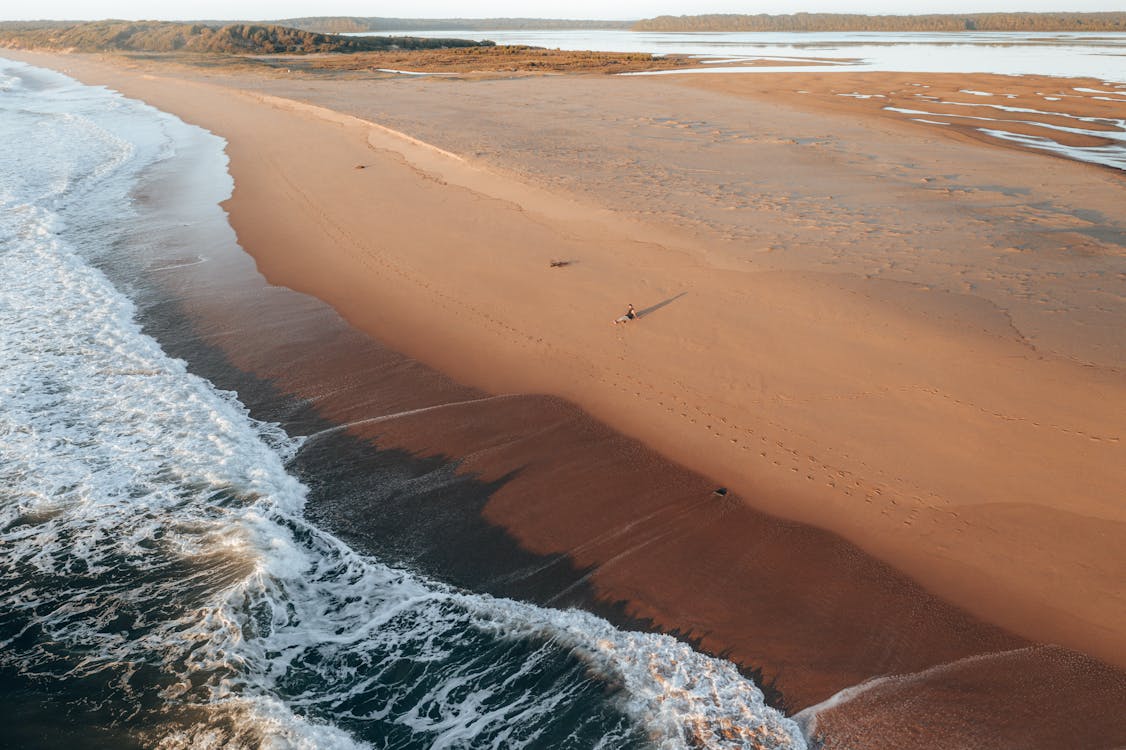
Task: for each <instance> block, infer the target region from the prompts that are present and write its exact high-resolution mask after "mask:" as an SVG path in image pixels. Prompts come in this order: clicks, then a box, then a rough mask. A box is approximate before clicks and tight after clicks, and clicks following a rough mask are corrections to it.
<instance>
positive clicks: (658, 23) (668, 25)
mask: <svg viewBox="0 0 1126 750" xmlns="http://www.w3.org/2000/svg"><path fill="white" fill-rule="evenodd" d="M631 28H632V29H633V30H634V31H1126V13H1118V12H1110V13H971V14H967V15H961V14H958V15H955V14H945V13H944V14H937V13H936V14H929V15H918V16H887V15H885V16H866V15H861V14H851V13H794V14H790V15H767V14H765V13H760V14H757V15H738V14H713V15H701V16H658V17H657V18H649V19H646V20H643V21H638V22H636V23H634V24H633V26H632V27H631Z"/></svg>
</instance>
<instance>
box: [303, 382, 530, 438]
mask: <svg viewBox="0 0 1126 750" xmlns="http://www.w3.org/2000/svg"><path fill="white" fill-rule="evenodd" d="M520 395H521V394H519V393H501V394H498V395H496V396H485V397H483V398H471V399H468V400H466V401H450V402H447V403H444V404H434V405H433V406H423V407H421V408H418V409H407V410H406V411H399V412H395V413H394V414H383V415H381V416H378V417H368V418H367V419H357V420H355V421H352V422H345V423H344V424H339V425H335V426H333V427H326V428H325V429H323V430H318V431H317V432H314V433H312V434H310V435H305V436H304V437H301V438H299V440H301V444H302V447H304V446H305V445H307V444H308V443H309V442H310V441H313V440H316V439H317V438H321V437H324V436H326V435H334V434H336V433H338V432H342V431H344V430H347V429H348V428H350V427H357V426H359V425H365V424H377V423H379V422H389V421H391V420H392V419H399V418H401V417H411V416H414V415H415V414H425V413H427V412H431V411H438V410H440V409H449V408H452V407H455V406H468V405H469V404H481V403H485V402H486V401H497V400H500V399H507V398H517V397H519V396H520Z"/></svg>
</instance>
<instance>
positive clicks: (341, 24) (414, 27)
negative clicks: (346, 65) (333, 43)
mask: <svg viewBox="0 0 1126 750" xmlns="http://www.w3.org/2000/svg"><path fill="white" fill-rule="evenodd" d="M277 23H280V24H283V25H285V26H292V27H294V28H297V29H306V30H308V31H323V32H331V33H334V34H355V33H364V32H371V31H516V30H520V29H628V28H629V27H630V26H631V25H632V24H633V21H578V20H572V19H555V18H364V17H358V16H310V17H305V18H287V19H284V20H281V21H278V22H277Z"/></svg>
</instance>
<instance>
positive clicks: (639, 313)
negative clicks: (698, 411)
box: [637, 292, 688, 318]
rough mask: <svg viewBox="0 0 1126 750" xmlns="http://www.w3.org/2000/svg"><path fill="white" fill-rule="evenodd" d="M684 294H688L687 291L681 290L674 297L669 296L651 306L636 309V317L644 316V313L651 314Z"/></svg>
mask: <svg viewBox="0 0 1126 750" xmlns="http://www.w3.org/2000/svg"><path fill="white" fill-rule="evenodd" d="M686 294H688V292H681V293H680V294H678V295H676V296H675V297H669V298H668V299H667V300H665V301H663V302H658V303H657V304H655V305H653V306H651V307H647V308H645V309H644V310H638V311H637V317H639V318H644V317H645V316H646V315H652V314H653V313H655V312H657V311H658V310H660V309H661V308H662V307H664V306H665V305H671V304H672V303H673V302H676V301H677V300H678V299H680V298H681V297H683V296H684V295H686Z"/></svg>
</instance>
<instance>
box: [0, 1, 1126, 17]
mask: <svg viewBox="0 0 1126 750" xmlns="http://www.w3.org/2000/svg"><path fill="white" fill-rule="evenodd" d="M1122 4H1123V3H1122V2H1121V0H929V1H928V0H922V2H918V3H911V4H910V6H909V7H905V3H903V2H902V0H798V1H797V2H794V0H788V1H787V0H761V1H760V2H753V1H752V2H748V0H741V1H740V0H616V2H613V3H607V2H605V0H543V1H542V2H540V1H537V0H413V1H412V2H399V3H387V2H372V0H366V1H365V0H162V1H161V2H159V3H153V2H152V0H35V2H19V1H18V0H0V20H12V21H16V20H27V19H33V18H59V19H96V18H126V19H140V18H144V19H215V20H222V19H240V20H267V19H277V18H294V17H298V16H383V17H391V18H488V17H524V18H529V17H530V18H597V19H634V18H649V17H652V16H658V15H696V14H700V13H795V12H800V11H806V12H811V13H812V12H828V13H972V12H988V11H1058V10H1068V11H1073V12H1075V11H1105V10H1122ZM1115 6H1117V7H1115Z"/></svg>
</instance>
